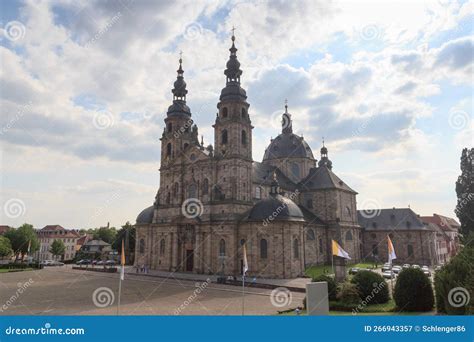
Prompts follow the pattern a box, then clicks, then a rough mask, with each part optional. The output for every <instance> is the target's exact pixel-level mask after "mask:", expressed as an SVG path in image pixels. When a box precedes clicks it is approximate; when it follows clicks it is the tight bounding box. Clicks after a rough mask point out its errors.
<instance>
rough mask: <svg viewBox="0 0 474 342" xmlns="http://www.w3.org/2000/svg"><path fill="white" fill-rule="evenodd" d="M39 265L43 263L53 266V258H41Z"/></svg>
mask: <svg viewBox="0 0 474 342" xmlns="http://www.w3.org/2000/svg"><path fill="white" fill-rule="evenodd" d="M41 265H43V266H53V260H43V261H41Z"/></svg>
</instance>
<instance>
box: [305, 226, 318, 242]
mask: <svg viewBox="0 0 474 342" xmlns="http://www.w3.org/2000/svg"><path fill="white" fill-rule="evenodd" d="M306 238H307V239H308V240H309V241H313V240H315V239H316V236H314V230H312V229H311V228H310V229H308V231H307V232H306Z"/></svg>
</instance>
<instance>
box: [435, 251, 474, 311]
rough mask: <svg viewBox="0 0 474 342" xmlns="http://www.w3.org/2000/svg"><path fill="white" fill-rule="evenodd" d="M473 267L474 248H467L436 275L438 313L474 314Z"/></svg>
mask: <svg viewBox="0 0 474 342" xmlns="http://www.w3.org/2000/svg"><path fill="white" fill-rule="evenodd" d="M472 265H474V247H472V246H466V247H464V249H463V250H462V251H461V252H460V253H459V254H458V255H456V256H455V257H454V258H453V259H451V261H450V262H449V263H448V264H446V265H445V266H444V267H443V268H441V270H439V271H437V272H436V273H435V278H434V286H435V292H436V310H437V311H438V312H440V313H446V314H448V315H472V314H474V295H472V294H473V293H474V271H473V266H472ZM450 293H451V295H450ZM469 298H470V300H469ZM462 304H464V305H462Z"/></svg>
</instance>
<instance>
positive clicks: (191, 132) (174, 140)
mask: <svg viewBox="0 0 474 342" xmlns="http://www.w3.org/2000/svg"><path fill="white" fill-rule="evenodd" d="M182 63H183V60H182V58H181V57H180V59H179V68H178V70H177V73H178V76H177V78H176V81H175V82H174V87H173V89H172V90H171V92H172V93H173V104H172V105H171V106H169V107H168V112H167V114H166V118H165V128H164V130H163V135H162V136H161V139H160V140H161V166H162V167H164V166H167V165H169V164H172V163H173V161H174V160H175V159H176V158H178V157H180V156H181V155H182V153H183V151H184V150H185V149H186V148H187V147H188V146H190V145H193V144H194V145H198V146H199V140H198V131H197V126H196V125H194V123H193V120H192V119H191V110H190V109H189V107H188V106H187V105H186V94H187V93H188V91H187V89H186V82H185V81H184V76H183V74H184V71H183V67H182Z"/></svg>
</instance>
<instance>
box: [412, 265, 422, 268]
mask: <svg viewBox="0 0 474 342" xmlns="http://www.w3.org/2000/svg"><path fill="white" fill-rule="evenodd" d="M411 267H412V268H416V269H419V268H420V265H412V266H411Z"/></svg>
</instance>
